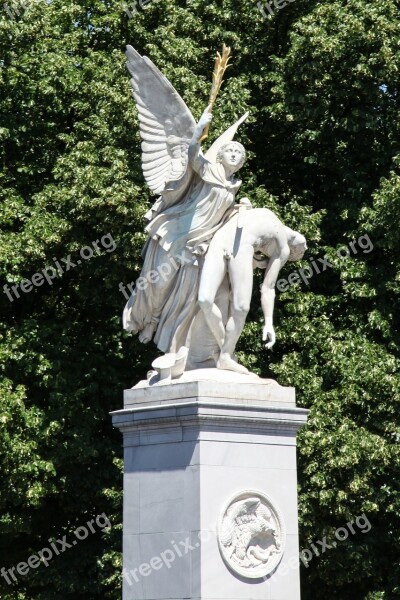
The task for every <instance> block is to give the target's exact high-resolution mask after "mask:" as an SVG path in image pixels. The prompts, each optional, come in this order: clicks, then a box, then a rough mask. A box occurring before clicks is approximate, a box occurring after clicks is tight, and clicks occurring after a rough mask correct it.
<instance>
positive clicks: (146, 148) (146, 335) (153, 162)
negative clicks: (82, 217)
mask: <svg viewBox="0 0 400 600" xmlns="http://www.w3.org/2000/svg"><path fill="white" fill-rule="evenodd" d="M127 56H128V68H129V70H130V72H131V74H132V77H133V79H132V85H133V90H134V91H133V95H134V98H135V101H136V105H137V108H138V112H139V124H140V133H141V136H142V139H143V142H142V151H143V158H142V161H143V173H144V176H145V179H146V181H147V183H148V185H149V187H150V188H151V189H152V190H153V191H154V192H156V193H159V194H160V197H159V199H158V200H157V201H156V203H155V204H154V205H153V207H152V209H151V210H150V211H149V213H147V215H146V217H147V219H148V220H149V221H150V222H149V224H148V225H147V227H146V231H147V233H148V236H149V237H148V240H147V243H146V245H145V247H144V249H143V257H144V265H143V269H142V275H143V279H145V282H146V285H143V286H141V287H142V288H143V289H141V287H139V286H136V289H135V290H134V292H133V294H132V296H131V298H130V299H129V301H128V303H127V305H126V307H125V310H124V317H123V321H124V328H125V329H126V330H128V331H131V332H133V333H139V334H140V335H139V339H140V340H141V341H142V342H145V343H146V342H148V341H150V340H151V339H152V338H153V337H154V342H155V343H156V344H157V346H158V348H159V349H160V350H161V351H163V352H176V351H177V350H178V349H179V348H180V347H181V346H184V345H185V344H186V341H187V336H188V332H189V329H190V326H191V323H192V321H193V318H194V316H195V313H196V311H197V308H198V307H197V292H198V286H199V281H200V271H201V267H202V262H203V257H204V255H205V253H206V251H207V248H208V244H209V242H210V240H211V239H212V236H213V234H214V233H215V231H217V229H218V228H219V227H220V226H221V225H222V224H223V223H224V222H226V221H227V219H228V218H229V216H230V215H231V214H232V210H233V208H234V205H235V196H236V193H237V192H238V190H239V188H240V184H241V181H240V180H237V179H235V177H234V174H235V173H236V171H237V170H238V169H240V167H241V166H242V165H243V163H244V161H245V150H244V148H243V146H242V145H241V144H238V143H237V142H232V139H233V136H234V134H235V132H236V130H237V128H238V126H239V125H240V124H241V123H242V122H243V121H244V120H245V119H246V117H247V114H246V115H244V116H243V117H242V118H241V119H239V121H238V122H237V123H236V124H235V125H233V126H232V127H230V128H229V129H228V130H227V131H226V132H225V133H224V134H223V135H222V136H220V138H218V140H217V141H216V142H215V143H214V144H213V145H212V146H211V148H210V149H209V150H208V152H207V153H206V154H205V155H203V153H202V151H201V147H200V137H201V136H202V134H203V131H204V129H205V127H206V126H207V125H208V124H209V123H210V121H211V118H212V115H211V113H210V112H209V110H210V107H207V109H206V110H205V111H204V113H203V115H202V117H201V119H200V121H199V122H198V123H197V125H196V123H195V121H194V119H193V117H192V115H191V113H190V111H189V109H188V108H187V106H186V104H185V103H184V102H183V100H182V98H181V97H180V96H179V95H178V93H177V92H176V91H175V90H174V88H173V87H172V86H171V84H170V83H169V81H168V80H167V79H166V78H165V77H164V76H163V75H162V74H161V73H160V72H159V71H158V69H157V68H156V67H155V65H153V63H152V62H151V61H150V60H149V59H148V58H147V57H141V56H140V55H139V54H138V53H137V52H136V51H135V50H134V49H133V48H132V47H131V46H128V49H127ZM167 272H168V277H158V278H157V280H156V275H157V273H167ZM149 273H155V275H154V276H153V278H151V277H148V276H147V275H148V274H149Z"/></svg>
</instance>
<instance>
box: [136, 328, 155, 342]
mask: <svg viewBox="0 0 400 600" xmlns="http://www.w3.org/2000/svg"><path fill="white" fill-rule="evenodd" d="M156 327H157V323H148V325H146V327H145V328H144V329H142V331H141V332H140V334H139V340H140V341H141V342H142V344H148V343H149V342H150V340H151V338H152V337H153V335H154V332H155V330H156Z"/></svg>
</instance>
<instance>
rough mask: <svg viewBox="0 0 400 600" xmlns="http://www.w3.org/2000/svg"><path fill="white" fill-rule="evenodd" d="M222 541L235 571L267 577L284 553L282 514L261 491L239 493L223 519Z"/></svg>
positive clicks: (244, 575)
mask: <svg viewBox="0 0 400 600" xmlns="http://www.w3.org/2000/svg"><path fill="white" fill-rule="evenodd" d="M218 544H219V549H220V552H221V554H222V557H223V559H224V561H225V563H226V564H227V565H228V567H230V568H231V569H232V570H233V571H235V572H236V573H238V574H239V575H242V576H243V577H249V578H252V579H256V578H259V577H265V576H266V575H269V574H270V573H272V571H273V570H274V569H275V568H276V567H277V566H278V564H279V562H280V560H281V558H282V555H283V552H284V546H285V526H284V522H283V518H282V515H281V514H280V511H279V510H278V509H277V508H276V507H275V506H274V505H273V503H272V501H271V500H270V498H268V496H266V495H265V494H263V493H261V492H258V491H255V490H248V491H245V492H241V493H239V494H236V495H235V496H234V497H233V498H231V500H230V501H229V503H228V504H227V506H226V508H225V509H224V510H223V512H222V514H221V517H220V519H219V523H218Z"/></svg>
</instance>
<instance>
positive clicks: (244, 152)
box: [217, 142, 246, 170]
mask: <svg viewBox="0 0 400 600" xmlns="http://www.w3.org/2000/svg"><path fill="white" fill-rule="evenodd" d="M228 146H236V147H237V148H239V150H240V153H241V155H242V160H241V161H240V163H239V165H238V168H237V170H239V169H241V168H242V167H243V165H244V163H245V160H246V150H245V149H244V146H242V144H240V143H239V142H227V143H226V144H223V145H222V146H221V148H220V149H219V150H218V153H217V162H218V163H219V162H221V158H222V154H223V152H224V151H225V150H226V148H228Z"/></svg>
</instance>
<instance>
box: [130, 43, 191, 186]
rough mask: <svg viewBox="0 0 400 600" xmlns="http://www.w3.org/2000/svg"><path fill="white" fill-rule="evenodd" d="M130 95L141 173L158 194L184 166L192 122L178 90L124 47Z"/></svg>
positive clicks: (182, 173) (153, 66) (172, 180)
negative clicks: (135, 115) (136, 114)
mask: <svg viewBox="0 0 400 600" xmlns="http://www.w3.org/2000/svg"><path fill="white" fill-rule="evenodd" d="M126 56H127V59H128V62H127V66H128V69H129V72H130V74H131V75H132V79H131V83H132V88H133V97H134V99H135V102H136V106H137V109H138V112H139V127H140V136H141V138H142V140H143V141H142V167H143V174H144V177H145V179H146V182H147V184H148V186H149V187H150V189H151V190H152V191H153V192H155V193H156V194H161V193H162V192H163V191H164V189H165V187H166V184H167V183H170V182H174V181H178V180H180V179H181V178H182V177H183V176H184V175H185V173H186V171H187V168H188V147H189V142H190V140H191V138H192V135H193V131H194V128H195V125H196V122H195V120H194V118H193V116H192V114H191V112H190V110H189V109H188V107H187V106H186V104H185V102H184V101H183V100H182V98H181V97H180V95H179V94H178V92H177V91H176V90H175V89H174V88H173V86H172V85H171V84H170V82H169V81H168V79H167V78H166V77H164V75H163V74H162V73H161V72H160V71H159V70H158V69H157V67H156V66H155V65H154V64H153V63H152V62H151V60H150V59H149V58H147V56H141V55H140V54H139V53H138V52H136V50H135V49H134V48H132V46H127V49H126Z"/></svg>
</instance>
